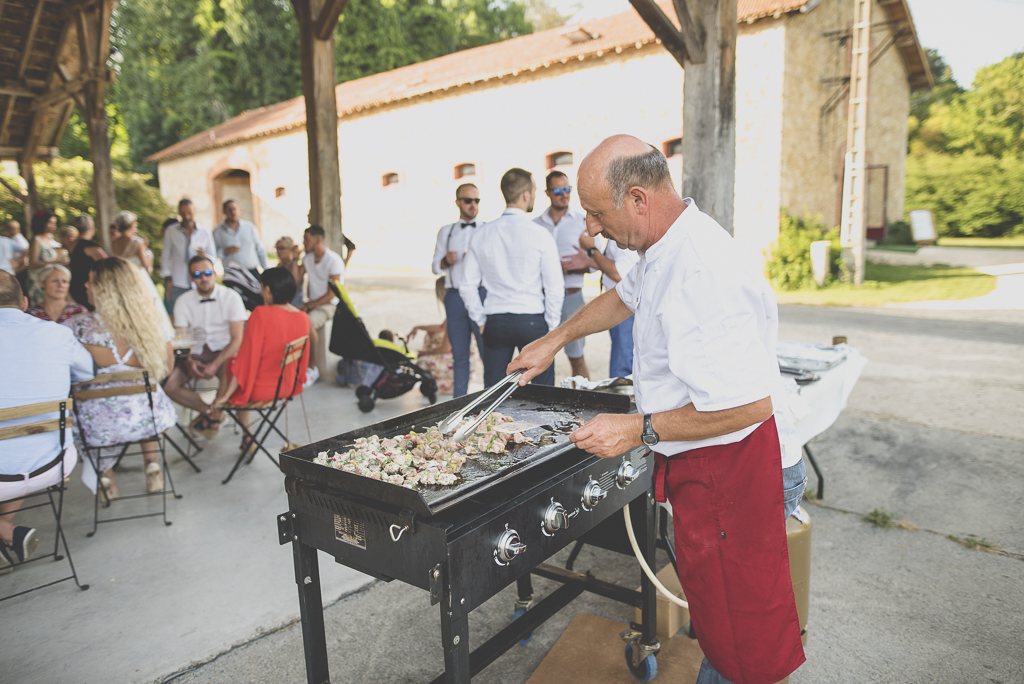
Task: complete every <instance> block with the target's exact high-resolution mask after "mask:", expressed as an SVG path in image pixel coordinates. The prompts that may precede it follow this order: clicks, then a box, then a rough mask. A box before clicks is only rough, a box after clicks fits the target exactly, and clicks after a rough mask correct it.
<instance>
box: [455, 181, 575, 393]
mask: <svg viewBox="0 0 1024 684" xmlns="http://www.w3.org/2000/svg"><path fill="white" fill-rule="evenodd" d="M501 194H502V195H503V196H504V197H505V204H506V208H505V211H504V213H503V214H502V215H501V216H500V217H499V218H498V219H496V220H494V221H490V222H488V224H487V228H486V229H485V230H483V231H481V232H480V233H478V234H477V235H474V236H473V241H472V242H471V243H470V245H469V251H468V252H467V253H466V260H465V269H464V271H463V280H462V283H461V284H460V285H459V294H460V295H461V296H462V301H463V303H465V305H466V310H467V311H468V312H469V317H470V318H471V319H472V320H473V322H474V323H476V324H477V325H478V326H479V327H480V330H481V332H482V333H483V339H484V349H483V355H484V385H485V386H487V387H490V386H491V385H493V384H495V383H496V382H498V381H499V380H501V379H502V378H503V377H505V367H506V366H507V365H508V362H509V361H511V360H512V355H513V354H514V353H515V350H516V349H517V348H518V349H523V348H524V347H525V346H526V345H527V344H529V343H530V342H532V341H534V340H536V339H538V338H540V337H543V336H544V335H545V334H546V333H547V332H548V331H549V330H554V329H555V327H556V326H558V322H559V321H560V320H561V318H562V299H563V296H564V295H563V289H564V287H565V282H564V281H563V279H562V267H561V265H560V263H559V260H558V248H557V247H556V246H555V239H554V238H553V237H551V234H550V233H548V231H546V230H545V229H543V228H541V227H540V226H538V225H537V224H536V223H534V222H533V221H531V220H530V219H529V217H527V214H528V213H529V212H531V211H533V204H534V201H535V200H536V198H537V184H536V183H534V182H533V176H532V175H531V174H530V172H529V171H524V170H523V169H519V168H513V169H509V170H508V171H506V172H505V175H504V176H502V177H501ZM481 285H482V286H483V287H484V288H485V289H486V290H487V299H486V300H481V298H480V286H481ZM534 376H536V382H537V384H540V385H553V384H555V366H554V364H552V363H550V362H549V363H548V366H546V367H545V368H541V369H538V372H537V373H534V374H533V376H531V377H534Z"/></svg>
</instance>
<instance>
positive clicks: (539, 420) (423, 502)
mask: <svg viewBox="0 0 1024 684" xmlns="http://www.w3.org/2000/svg"><path fill="white" fill-rule="evenodd" d="M478 394H479V393H477V394H472V395H467V396H465V397H461V398H460V399H457V400H453V401H448V402H445V403H444V404H441V405H438V406H431V407H429V408H426V409H422V410H420V411H414V412H412V413H407V414H405V415H403V416H398V417H396V418H392V419H390V420H385V421H381V422H379V423H374V424H373V425H368V426H365V427H362V428H358V429H356V430H352V431H351V432H346V433H344V434H340V435H337V436H335V437H331V438H328V439H325V440H322V441H319V442H315V443H313V444H308V445H306V446H303V447H300V448H298V449H294V450H292V451H289V452H286V453H284V454H282V456H281V470H282V471H284V473H285V474H287V475H293V476H295V477H298V478H301V479H303V480H307V481H310V482H313V483H315V484H319V485H323V486H325V487H330V488H332V489H336V490H339V491H341V492H346V493H348V494H351V495H355V496H358V497H360V498H368V499H372V500H374V501H377V502H378V503H383V504H386V505H390V506H394V507H396V508H400V509H403V508H404V509H407V510H410V511H412V512H414V513H416V514H417V515H420V516H427V517H429V516H431V515H434V514H435V513H438V512H440V511H442V510H444V509H446V508H449V507H451V506H454V505H455V504H457V503H459V502H461V501H464V500H466V499H468V498H470V497H472V496H474V495H476V494H478V493H479V492H480V491H481V490H482V489H484V488H486V487H489V486H492V485H494V484H497V483H498V482H502V481H504V480H506V479H508V478H510V477H512V476H514V475H518V474H520V473H522V472H524V471H527V470H529V469H530V468H532V467H534V466H536V465H539V464H541V463H545V462H547V461H550V460H551V459H553V458H555V457H557V456H558V455H560V454H563V453H565V452H567V451H570V450H572V449H573V448H574V446H573V444H572V442H571V441H570V439H569V433H571V432H572V431H573V430H574V429H575V428H576V427H578V426H579V425H580V424H581V423H582V422H585V421H588V420H590V419H592V418H594V416H596V415H597V414H599V413H628V412H629V410H630V400H629V397H626V396H622V395H616V394H606V393H602V392H588V391H584V390H571V389H562V388H557V387H544V386H540V385H526V386H525V387H520V388H519V389H518V390H516V392H515V394H513V395H512V396H511V397H510V398H509V399H508V400H506V401H505V403H504V404H502V405H501V407H499V409H498V411H499V412H500V413H503V414H505V415H507V416H510V417H511V418H513V419H514V420H516V421H528V422H532V423H536V424H537V427H535V428H531V429H530V430H528V431H527V432H526V437H527V438H528V439H530V440H531V441H532V443H523V444H514V443H512V442H509V444H508V446H507V449H508V450H507V451H506V452H505V453H501V454H474V455H473V456H471V457H470V458H468V459H467V460H466V464H465V465H464V466H463V469H462V471H461V472H460V473H459V475H460V479H459V481H458V482H456V483H455V484H454V485H452V486H450V487H441V486H422V485H421V486H418V487H417V488H416V489H408V488H406V487H402V486H399V485H393V484H390V483H387V482H382V481H379V480H372V479H370V478H367V477H362V476H360V475H356V474H355V473H348V472H345V471H343V470H336V469H334V468H330V467H328V466H322V465H319V464H316V463H313V462H312V460H313V459H314V458H316V456H317V455H318V454H319V453H320V452H322V451H329V452H330V453H332V454H333V453H334V452H335V451H341V452H345V451H347V450H348V449H350V448H351V447H352V445H353V443H354V442H355V440H356V439H358V438H360V437H369V436H371V435H377V436H379V437H380V438H381V439H385V438H388V437H395V436H398V435H403V434H406V433H407V432H409V431H410V430H412V429H418V430H425V429H427V428H430V427H433V426H434V425H436V424H437V423H438V422H440V421H441V420H442V419H444V418H445V417H446V416H447V415H448V414H449V413H450V412H451V411H452V410H454V409H458V408H460V407H462V406H465V405H466V404H468V403H470V402H471V401H473V399H475V398H476V396H477V395H478Z"/></svg>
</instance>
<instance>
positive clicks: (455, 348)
mask: <svg viewBox="0 0 1024 684" xmlns="http://www.w3.org/2000/svg"><path fill="white" fill-rule="evenodd" d="M486 298H487V290H485V289H484V288H482V287H481V288H480V301H483V300H484V299H486ZM444 312H445V316H447V319H448V323H447V325H448V341H449V342H450V343H451V345H452V365H453V366H454V367H453V369H452V370H453V372H452V375H453V378H452V397H461V396H464V395H465V394H466V392H468V391H469V362H470V358H469V350H470V340H471V339H472V338H473V337H475V338H476V348H477V350H479V351H480V353H481V354H483V349H484V342H483V339H482V338H481V337H480V328H479V327H478V326H477V324H476V323H474V322H473V321H471V320H470V319H469V312H468V311H466V304H465V302H463V301H462V297H460V296H459V291H458V290H457V289H455V288H453V287H450V288H448V290H447V291H446V292H445V293H444Z"/></svg>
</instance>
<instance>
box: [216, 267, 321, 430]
mask: <svg viewBox="0 0 1024 684" xmlns="http://www.w3.org/2000/svg"><path fill="white" fill-rule="evenodd" d="M260 284H261V286H262V287H261V288H260V293H261V294H262V295H263V304H264V305H263V306H257V307H256V308H255V309H253V312H252V315H251V316H249V321H248V322H247V323H246V324H245V334H244V336H243V337H242V346H241V347H240V348H239V350H238V354H237V355H235V357H234V358H232V359H231V360H230V361H229V362H228V382H226V383H224V387H223V389H222V390H221V392H220V393H219V394H218V395H217V398H216V399H214V401H213V406H214V408H219V407H222V406H224V405H225V404H231V405H234V406H242V405H244V404H247V403H249V402H255V401H268V402H269V401H272V400H273V399H274V392H275V391H277V381H278V378H280V377H281V359H282V358H283V356H284V346H285V345H286V344H288V343H289V342H291V341H292V340H295V339H298V338H300V337H302V336H304V335H309V316H307V315H306V314H305V313H303V312H302V311H299V310H298V309H296V308H295V307H294V306H292V305H291V301H292V298H293V297H295V279H294V278H292V275H291V274H290V273H289V272H288V271H287V269H284V268H268V269H267V270H266V271H264V272H263V274H262V275H261V276H260ZM308 363H309V345H308V343H307V345H306V348H305V350H304V351H303V353H302V358H300V359H299V374H298V380H296V377H295V366H294V365H289V366H288V367H287V368H286V369H285V373H284V379H283V381H282V382H281V390H280V392H278V396H280V397H286V396H290V395H292V394H300V393H301V392H302V386H303V383H304V382H305V381H306V367H307V365H308ZM296 382H297V384H298V386H297V387H294V392H293V385H294V384H295V383H296ZM210 417H211V418H212V419H214V420H217V419H218V415H211V416H210ZM239 418H240V419H241V421H242V422H243V423H245V424H246V425H251V423H250V422H249V417H248V412H239ZM248 446H249V445H248V443H245V442H244V443H243V449H247V448H248Z"/></svg>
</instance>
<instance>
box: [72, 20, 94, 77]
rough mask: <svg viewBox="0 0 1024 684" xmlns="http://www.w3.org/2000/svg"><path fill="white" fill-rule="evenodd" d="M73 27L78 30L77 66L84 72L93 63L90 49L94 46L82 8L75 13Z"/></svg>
mask: <svg viewBox="0 0 1024 684" xmlns="http://www.w3.org/2000/svg"><path fill="white" fill-rule="evenodd" d="M75 27H76V28H77V29H78V31H77V33H78V65H79V68H80V69H81V70H83V71H84V70H85V69H88V68H89V67H90V66H91V65H92V63H93V57H92V55H93V49H92V48H93V45H94V44H95V41H94V40H92V36H91V35H89V34H90V31H89V22H88V21H87V20H86V16H85V9H84V8H79V10H78V12H76V13H75Z"/></svg>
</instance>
